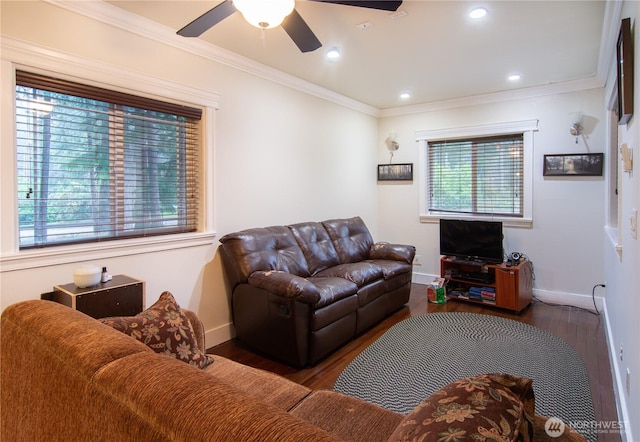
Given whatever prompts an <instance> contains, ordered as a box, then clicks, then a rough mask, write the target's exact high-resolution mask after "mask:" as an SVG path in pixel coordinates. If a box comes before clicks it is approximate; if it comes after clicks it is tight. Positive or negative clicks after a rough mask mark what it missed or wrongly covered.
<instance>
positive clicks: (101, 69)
mask: <svg viewBox="0 0 640 442" xmlns="http://www.w3.org/2000/svg"><path fill="white" fill-rule="evenodd" d="M0 50H1V52H0V53H1V54H2V60H1V61H0V90H1V91H2V93H1V94H0V95H1V97H0V143H1V145H0V164H1V165H2V168H3V169H2V176H1V177H0V218H1V219H2V224H1V226H0V273H1V272H5V271H14V270H22V269H29V268H35V267H42V266H50V265H59V264H66V263H71V262H77V261H78V260H79V257H80V256H81V258H80V259H81V260H83V261H90V260H94V259H103V258H110V257H117V256H127V255H130V254H131V253H132V252H135V253H151V252H157V251H163V250H171V249H178V248H184V247H196V246H201V245H208V244H212V243H213V241H214V239H215V237H216V232H215V230H214V223H213V220H214V214H213V208H214V203H213V182H214V179H213V170H214V161H213V159H214V155H213V145H214V142H213V141H214V140H213V128H214V114H215V110H217V109H219V104H218V103H219V101H220V96H219V95H218V94H216V93H212V92H210V91H205V90H201V89H197V88H193V87H190V86H186V85H183V84H179V83H175V82H171V81H166V80H163V79H159V78H154V77H150V76H148V75H144V74H141V73H139V72H134V71H129V70H127V69H123V68H121V67H118V66H114V65H106V64H104V63H98V62H95V61H94V60H91V59H86V58H83V57H79V56H75V55H72V54H68V53H64V54H63V53H57V52H55V51H52V50H50V49H44V48H42V47H39V46H36V45H33V44H30V43H26V42H22V41H19V40H14V39H12V38H10V37H7V38H4V39H3V40H2V46H1V47H0ZM16 70H25V71H32V72H38V73H42V74H44V75H49V76H53V77H56V76H57V77H59V78H65V79H68V80H71V81H76V82H81V83H89V84H92V85H95V86H99V87H105V88H110V89H114V90H119V91H122V92H126V93H131V94H136V95H142V96H148V97H150V98H155V99H159V100H166V101H172V102H176V103H183V104H185V105H189V106H192V107H201V108H202V110H203V113H202V121H201V131H202V132H201V154H200V161H201V165H202V170H201V176H200V186H201V188H202V192H201V194H200V198H201V200H200V214H199V220H198V231H197V232H192V233H180V234H172V235H163V236H161V237H149V238H132V239H123V240H116V241H109V242H103V243H86V244H77V245H61V246H56V247H49V248H44V249H27V250H22V251H21V250H20V249H19V244H18V216H17V214H18V204H17V197H16V192H17V171H16V168H15V167H8V166H7V165H8V164H12V165H15V164H16V140H15V136H16V134H15V71H16ZM158 91H162V95H159V94H158Z"/></svg>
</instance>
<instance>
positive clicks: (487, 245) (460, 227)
mask: <svg viewBox="0 0 640 442" xmlns="http://www.w3.org/2000/svg"><path fill="white" fill-rule="evenodd" d="M502 238H503V236H502V223H501V222H499V221H466V220H455V219H441V220H440V254H441V255H445V256H457V257H460V258H463V259H470V260H477V261H483V262H489V263H501V262H503V261H504V250H503V247H502Z"/></svg>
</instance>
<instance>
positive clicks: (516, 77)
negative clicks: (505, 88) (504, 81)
mask: <svg viewBox="0 0 640 442" xmlns="http://www.w3.org/2000/svg"><path fill="white" fill-rule="evenodd" d="M507 78H508V79H509V81H518V80H520V75H519V74H511V75H509V76H508V77H507Z"/></svg>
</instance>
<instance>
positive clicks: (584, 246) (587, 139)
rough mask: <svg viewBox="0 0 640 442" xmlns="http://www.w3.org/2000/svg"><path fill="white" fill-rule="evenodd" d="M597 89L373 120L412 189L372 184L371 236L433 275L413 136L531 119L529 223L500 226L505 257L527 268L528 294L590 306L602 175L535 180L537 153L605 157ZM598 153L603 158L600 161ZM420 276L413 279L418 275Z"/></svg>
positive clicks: (597, 268) (434, 248) (434, 259)
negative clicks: (392, 138) (408, 173)
mask: <svg viewBox="0 0 640 442" xmlns="http://www.w3.org/2000/svg"><path fill="white" fill-rule="evenodd" d="M603 94H604V88H597V89H590V90H585V91H580V92H571V93H563V94H556V95H548V96H542V97H537V98H524V99H511V100H507V101H501V102H495V103H488V104H481V105H478V104H476V105H469V106H462V107H461V106H457V107H455V108H443V109H439V110H433V111H424V112H418V113H414V114H410V115H400V116H391V117H385V118H382V119H380V123H379V128H378V138H379V139H381V140H384V138H385V137H386V136H387V135H388V134H389V132H390V131H397V132H398V141H399V143H400V146H401V147H400V149H399V150H398V151H397V152H396V153H395V156H394V162H398V163H402V162H409V163H414V168H415V169H414V178H415V179H414V181H413V183H412V184H409V185H407V184H397V183H396V184H393V185H380V186H378V187H379V192H378V205H379V206H380V207H384V208H385V210H380V212H379V225H380V230H379V235H380V236H381V237H384V238H391V239H392V240H398V241H410V242H412V243H413V244H415V245H416V248H417V252H416V253H417V254H418V255H420V256H421V261H422V263H421V264H422V265H421V266H420V267H415V271H416V272H417V273H418V274H425V275H427V276H425V278H430V277H431V275H437V274H439V272H440V264H439V259H440V254H439V242H438V238H439V227H438V224H437V223H421V222H420V219H419V214H420V213H419V210H420V209H419V188H418V183H419V180H418V179H417V174H419V173H421V171H420V164H419V155H418V148H419V146H418V143H416V142H415V133H416V131H421V130H429V129H444V128H456V127H467V126H477V125H484V124H494V123H502V122H509V121H521V120H531V119H537V120H539V124H538V129H539V130H538V131H537V132H534V136H533V138H534V147H533V149H534V152H533V169H532V170H529V171H528V172H530V173H532V174H533V225H532V227H531V228H522V227H504V236H505V239H504V247H505V251H506V252H512V251H519V252H523V253H525V254H526V255H527V256H528V257H529V258H530V259H531V260H532V261H533V263H534V267H535V276H536V279H535V284H534V289H535V291H536V294H537V295H538V296H539V297H540V298H543V299H548V300H550V301H555V302H570V303H572V304H579V305H585V306H587V307H592V302H591V289H592V287H593V286H594V285H595V284H600V283H602V282H604V271H603V267H604V258H603V246H602V238H603V229H602V226H603V219H604V205H603V199H604V192H605V187H606V186H605V181H604V178H603V177H573V178H567V177H562V178H550V177H544V176H543V175H542V159H543V155H544V154H551V153H596V152H605V151H606V146H605V135H606V126H605V121H604V109H603ZM576 111H581V112H583V113H584V115H585V117H584V126H585V136H584V137H583V138H580V139H579V142H578V144H576V143H575V138H574V137H572V136H571V135H570V134H569V127H570V125H571V121H570V115H569V114H570V113H572V112H576ZM606 157H607V155H605V160H607V158H606ZM378 160H379V161H380V162H388V160H389V153H388V151H387V149H386V147H385V146H384V143H382V142H379V143H378ZM418 276H420V275H418Z"/></svg>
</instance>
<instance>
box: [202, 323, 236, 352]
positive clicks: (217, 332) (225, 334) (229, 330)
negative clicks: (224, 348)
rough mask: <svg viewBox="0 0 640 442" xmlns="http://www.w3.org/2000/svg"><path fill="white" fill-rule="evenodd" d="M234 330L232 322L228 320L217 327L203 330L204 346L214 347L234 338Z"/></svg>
mask: <svg viewBox="0 0 640 442" xmlns="http://www.w3.org/2000/svg"><path fill="white" fill-rule="evenodd" d="M235 336H236V331H235V328H234V327H233V323H231V322H228V323H226V324H223V325H221V326H219V327H216V328H214V329H211V330H207V331H205V332H204V342H205V345H204V346H205V348H211V347H215V346H216V345H219V344H222V343H223V342H227V341H230V340H231V339H233V338H235Z"/></svg>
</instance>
